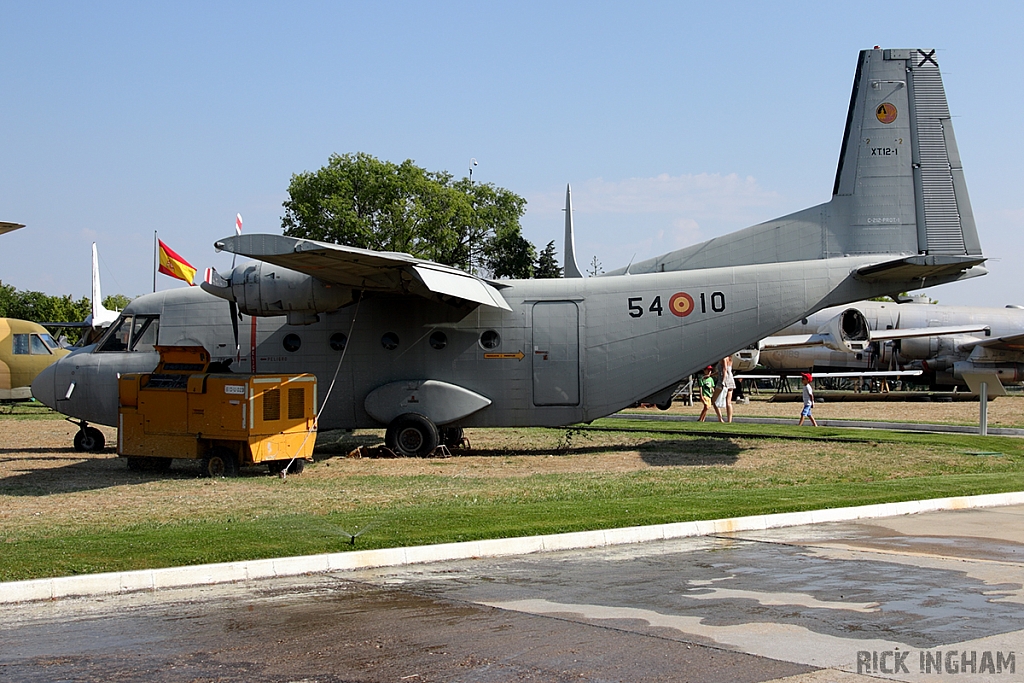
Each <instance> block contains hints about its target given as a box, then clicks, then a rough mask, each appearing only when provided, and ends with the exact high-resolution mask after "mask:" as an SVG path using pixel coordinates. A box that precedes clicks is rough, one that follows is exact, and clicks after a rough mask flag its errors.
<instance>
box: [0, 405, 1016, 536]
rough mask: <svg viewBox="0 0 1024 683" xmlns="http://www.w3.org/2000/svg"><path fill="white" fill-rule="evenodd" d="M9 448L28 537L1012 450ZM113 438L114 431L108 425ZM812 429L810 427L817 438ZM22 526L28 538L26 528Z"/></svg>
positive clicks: (833, 469)
mask: <svg viewBox="0 0 1024 683" xmlns="http://www.w3.org/2000/svg"><path fill="white" fill-rule="evenodd" d="M2 426H3V429H4V434H5V438H4V445H3V447H0V528H3V529H4V530H5V531H6V533H8V534H11V533H12V532H13V533H16V534H17V535H23V534H28V535H39V534H44V535H50V534H56V533H60V532H61V531H62V530H63V531H70V530H76V529H77V530H81V529H116V528H127V527H131V526H132V525H135V524H142V523H152V522H153V521H154V520H155V521H159V522H161V523H175V522H186V521H190V520H202V521H208V520H255V519H259V518H266V517H274V516H278V515H287V514H309V515H326V514H333V513H346V512H350V511H353V510H357V509H359V510H366V509H385V508H390V507H393V506H402V505H431V504H437V503H447V502H452V501H458V500H472V501H476V500H480V501H485V500H486V501H496V500H511V501H521V500H537V499H541V498H544V497H552V496H556V497H557V496H559V495H563V494H564V493H565V492H566V491H570V490H580V489H587V488H588V487H600V486H605V485H607V484H608V483H609V482H611V481H613V480H614V479H615V478H617V477H618V478H621V477H634V478H637V477H639V479H637V481H638V482H649V483H650V484H652V485H654V484H656V485H657V486H659V487H662V488H668V489H672V488H674V487H682V488H685V487H688V486H699V487H701V488H720V487H725V488H729V487H733V488H735V487H760V486H774V485H791V484H792V485H799V484H803V483H807V482H823V481H824V482H836V481H851V482H864V481H878V480H885V479H894V478H901V477H912V476H930V475H936V474H942V473H945V472H951V471H958V472H986V471H994V470H998V469H999V468H1000V467H1006V466H1008V463H1007V462H1006V461H1007V458H978V457H976V456H971V455H967V454H965V453H964V452H963V451H962V450H959V449H955V448H951V447H949V446H948V445H941V444H940V445H939V446H930V445H927V444H923V445H916V444H904V443H868V444H864V443H842V442H816V441H792V440H786V441H782V440H774V439H762V438H743V437H737V438H715V437H706V436H687V435H683V434H678V435H676V434H657V433H645V432H625V431H598V430H593V431H588V430H566V429H501V430H482V429H473V430H467V435H468V437H469V439H470V441H471V442H472V444H473V450H472V451H471V452H468V453H465V454H460V455H457V456H456V457H452V458H448V459H408V458H403V459H353V458H346V457H344V456H343V455H342V454H344V453H348V452H349V451H350V450H351V449H353V448H355V447H356V446H358V445H372V444H375V443H379V442H380V441H381V439H382V433H381V432H377V431H358V432H356V433H354V434H345V433H342V432H331V433H325V434H321V435H320V439H319V440H318V450H317V458H318V461H317V462H316V463H314V464H313V465H311V466H308V467H307V468H306V471H305V473H303V474H302V475H297V476H290V477H288V478H287V479H285V480H281V479H279V478H277V477H273V476H269V475H267V474H265V473H264V472H263V471H262V470H256V469H253V470H250V471H245V472H244V473H243V476H242V477H239V478H238V479H204V478H201V477H200V476H199V468H198V466H197V465H195V464H192V463H188V462H181V461H179V462H177V463H175V466H174V469H173V470H172V472H171V473H170V474H169V475H159V474H148V473H136V472H128V471H127V469H126V467H125V462H124V461H123V460H122V459H120V458H117V457H116V456H115V455H113V454H112V453H110V452H107V453H102V454H84V453H77V452H75V451H74V450H73V449H72V448H71V446H70V442H71V437H72V436H73V434H74V431H75V427H74V426H72V425H70V424H68V423H66V422H63V421H58V420H5V421H4V422H3V423H2ZM105 432H106V434H107V437H108V439H109V440H110V442H111V443H113V439H114V437H115V433H114V431H113V430H105ZM809 433H810V432H809ZM14 530H16V532H15V531H14Z"/></svg>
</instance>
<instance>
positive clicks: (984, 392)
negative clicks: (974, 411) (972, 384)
mask: <svg viewBox="0 0 1024 683" xmlns="http://www.w3.org/2000/svg"><path fill="white" fill-rule="evenodd" d="M978 400H979V401H980V403H981V408H980V412H981V415H980V416H979V420H978V433H979V434H981V435H982V436H988V382H982V383H981V394H980V395H979V396H978Z"/></svg>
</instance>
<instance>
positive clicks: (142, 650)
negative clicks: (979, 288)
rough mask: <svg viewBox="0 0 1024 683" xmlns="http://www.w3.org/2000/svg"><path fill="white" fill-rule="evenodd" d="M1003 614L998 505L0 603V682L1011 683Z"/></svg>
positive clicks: (1009, 588) (1003, 535)
mask: <svg viewBox="0 0 1024 683" xmlns="http://www.w3.org/2000/svg"><path fill="white" fill-rule="evenodd" d="M1022 617H1024V507H1004V508H992V509H987V510H965V511H957V512H941V513H930V514H925V515H917V516H906V517H895V518H887V519H878V520H870V521H863V522H850V523H835V524H823V525H817V526H804V527H792V528H787V529H776V530H770V531H762V532H743V533H738V534H731V535H722V536H716V537H709V538H694V539H682V540H676V541H667V542H659V543H648V544H639V545H633V546H618V547H612V548H601V549H593V550H581V551H568V552H559V553H545V554H535V555H528V556H522V557H515V558H498V559H484V560H460V561H453V562H442V563H434V564H429V565H413V566H406V567H397V568H383V569H377V570H364V571H359V572H347V573H344V574H335V575H329V576H323V575H321V576H312V577H299V578H292V579H278V580H272V581H265V582H253V583H251V584H248V585H245V584H235V585H226V586H215V587H204V588H192V589H175V590H168V591H161V592H157V593H140V594H133V595H122V596H105V597H102V598H77V599H68V600H61V601H56V602H48V603H33V604H22V605H9V606H0V681H63V680H67V681H133V680H147V681H323V682H334V681H402V680H406V681H569V680H572V681H580V680H585V681H690V680H692V681H767V680H774V679H779V678H784V677H793V678H792V679H791V680H793V681H815V682H817V681H852V680H868V678H867V676H868V675H870V676H872V677H876V678H879V677H880V678H891V679H897V680H906V681H919V680H920V681H925V680H929V681H931V680H956V681H961V680H962V681H972V680H986V681H992V680H998V681H1003V680H1006V681H1017V680H1022V679H1024V630H1022V629H1024V619H1022ZM1018 657H1020V658H1021V662H1020V668H1019V669H1018V667H1017V661H1016V660H1017V658H1018ZM858 672H859V673H860V674H861V675H860V676H858V675H857V674H858Z"/></svg>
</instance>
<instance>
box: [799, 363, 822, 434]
mask: <svg viewBox="0 0 1024 683" xmlns="http://www.w3.org/2000/svg"><path fill="white" fill-rule="evenodd" d="M800 379H801V380H802V381H803V383H804V409H803V410H801V411H800V421H799V422H797V423H796V426H797V427H799V426H800V425H802V424H803V423H804V418H807V419H809V420H810V421H811V424H812V425H814V426H815V427H817V426H818V423H817V422H815V421H814V416H813V415H811V408H813V407H814V387H812V386H811V382H812V381H813V380H814V377H812V376H811V373H809V372H805V373H803V374H801V375H800Z"/></svg>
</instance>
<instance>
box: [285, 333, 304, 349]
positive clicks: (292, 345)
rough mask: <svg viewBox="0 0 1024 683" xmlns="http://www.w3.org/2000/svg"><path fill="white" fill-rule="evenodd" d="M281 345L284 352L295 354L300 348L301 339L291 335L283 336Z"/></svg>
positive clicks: (293, 334)
mask: <svg viewBox="0 0 1024 683" xmlns="http://www.w3.org/2000/svg"><path fill="white" fill-rule="evenodd" d="M281 343H282V345H283V346H284V350H285V351H287V352H289V353H295V352H296V351H298V350H299V347H300V346H302V339H300V338H299V335H297V334H295V333H292V334H288V335H285V338H284V341H283V342H281Z"/></svg>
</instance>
